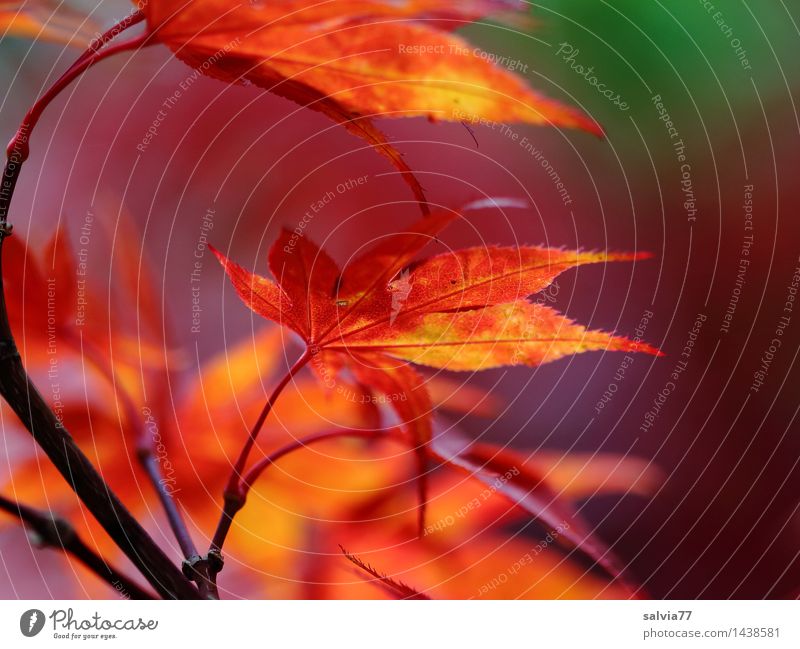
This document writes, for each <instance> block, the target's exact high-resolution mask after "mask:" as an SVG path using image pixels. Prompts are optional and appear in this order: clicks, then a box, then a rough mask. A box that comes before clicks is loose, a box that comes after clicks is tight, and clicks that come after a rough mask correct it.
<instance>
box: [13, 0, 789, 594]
mask: <svg viewBox="0 0 800 649" xmlns="http://www.w3.org/2000/svg"><path fill="white" fill-rule="evenodd" d="M531 4H532V7H531V14H532V16H533V17H534V19H535V26H534V28H533V30H532V31H531V32H530V33H529V34H521V33H518V32H516V31H514V30H510V29H508V28H507V27H504V26H500V25H497V24H493V23H491V22H486V23H484V24H478V25H472V26H469V27H467V28H466V29H464V30H463V31H464V34H465V35H466V36H467V37H468V38H469V39H470V40H471V42H472V43H473V44H474V45H476V46H479V47H480V48H481V49H482V50H484V51H486V52H489V53H492V54H496V55H497V56H502V57H508V59H509V60H510V61H514V62H517V63H516V65H517V67H516V69H517V71H518V72H519V73H521V74H522V76H524V77H525V78H526V79H527V80H528V81H529V82H530V84H531V85H532V86H533V87H535V88H536V89H538V90H540V91H541V92H543V93H545V94H547V95H548V96H550V97H553V98H555V99H558V100H561V101H563V102H564V103H567V104H571V105H576V106H579V107H581V108H582V109H583V110H584V111H585V112H587V113H588V114H590V115H591V116H592V117H593V118H594V119H595V120H597V121H598V122H599V123H600V124H602V126H603V128H604V129H605V132H606V138H605V139H598V138H595V137H593V136H591V135H588V134H585V133H581V132H577V131H560V130H556V129H549V128H536V127H531V126H524V125H511V128H510V129H509V130H508V131H499V130H492V129H488V128H485V127H481V126H475V127H474V128H473V129H472V132H470V130H468V129H467V128H465V127H464V126H462V125H460V124H444V123H442V124H434V123H429V122H427V121H424V120H417V119H415V120H407V121H402V122H401V121H383V122H382V123H381V127H382V128H383V129H384V130H385V131H386V132H387V133H388V134H389V135H390V136H391V138H392V140H393V141H394V142H395V144H396V146H397V147H398V149H400V150H401V151H402V152H403V153H404V154H405V156H406V160H407V161H408V163H409V164H410V165H411V167H412V168H414V169H415V170H416V171H417V172H418V173H419V174H420V178H421V179H422V182H423V184H424V185H425V187H426V189H427V191H428V195H429V198H430V199H431V201H432V202H434V203H438V204H442V205H447V206H458V205H460V204H463V203H464V202H466V201H468V200H471V199H473V198H476V197H480V196H484V195H492V196H519V197H523V198H526V199H528V200H529V201H530V203H531V208H530V209H524V210H513V211H510V210H507V211H496V212H483V213H481V214H479V215H476V216H475V217H474V218H470V219H468V220H466V221H463V222H460V223H458V224H457V225H456V226H455V227H453V228H452V229H451V230H449V231H448V232H447V233H446V234H445V235H444V236H443V237H442V241H443V244H444V245H446V246H452V247H459V246H464V245H480V244H481V243H484V242H488V243H500V244H507V245H509V244H514V243H526V244H546V245H549V246H565V247H569V248H583V249H608V250H636V251H650V252H652V253H653V258H652V259H651V260H647V261H639V262H636V263H635V264H614V265H609V266H606V267H603V266H591V267H584V268H581V269H580V270H579V271H573V272H570V273H568V274H566V275H564V276H562V277H561V278H559V280H558V285H557V288H556V289H555V290H554V291H553V299H554V300H555V302H556V306H557V307H558V308H560V309H561V310H563V311H565V312H566V313H567V314H568V315H570V316H571V317H573V318H575V319H576V320H578V321H579V322H581V323H584V324H587V325H591V326H592V327H593V328H601V329H605V330H615V331H617V332H618V333H620V334H623V335H628V336H634V335H639V334H641V336H642V337H643V339H645V340H647V341H648V342H650V343H651V344H654V345H656V346H659V347H661V349H663V351H664V352H665V354H666V356H665V357H663V358H657V359H656V358H651V357H645V356H636V357H635V359H634V361H633V363H632V364H630V366H628V367H626V368H624V371H623V372H622V373H621V372H620V365H621V363H622V362H623V358H622V356H621V355H617V354H585V355H581V356H578V357H575V358H573V359H570V360H566V361H561V362H558V363H553V364H549V365H546V366H543V367H541V368H538V369H536V370H532V369H530V368H524V367H520V368H513V369H506V370H496V371H491V372H485V373H481V374H479V375H475V376H469V377H467V376H458V377H457V378H458V379H459V380H462V381H466V382H470V383H474V384H475V385H479V386H483V387H486V388H491V389H493V390H496V391H497V392H498V393H499V394H502V395H503V396H504V398H505V399H506V400H507V402H508V404H509V406H508V408H507V409H506V410H505V411H504V412H503V413H502V415H501V416H499V417H497V418H496V419H494V420H491V421H490V422H489V423H488V424H487V422H486V420H480V419H476V420H470V421H467V422H465V423H464V427H465V429H466V430H467V431H469V432H470V433H471V434H472V435H474V436H475V437H476V438H477V437H479V436H480V437H481V438H483V439H488V440H491V441H494V442H502V443H508V444H510V445H512V446H516V447H520V448H528V449H530V448H542V449H550V450H556V451H584V452H597V451H604V452H614V453H618V454H630V455H632V456H636V457H641V458H645V459H646V460H648V461H652V463H653V464H654V465H655V466H657V467H659V468H660V469H661V470H662V471H663V476H664V478H663V480H662V481H661V482H660V483H659V485H658V486H657V489H656V493H655V494H654V495H653V496H652V498H641V497H639V496H633V495H631V496H625V497H619V498H617V497H610V496H602V497H597V498H592V499H590V500H588V501H587V502H585V503H583V504H582V506H581V513H582V514H583V515H584V516H585V517H586V518H587V519H588V520H589V521H590V522H591V523H592V525H593V526H595V527H596V530H597V532H598V534H599V535H600V536H601V537H602V538H603V539H604V540H605V541H606V542H607V543H608V544H609V545H610V546H612V547H613V549H614V550H615V551H616V553H617V554H618V555H619V556H620V557H621V559H622V560H623V562H624V563H625V564H626V566H627V570H629V571H630V574H631V575H633V576H634V577H635V578H636V579H637V580H639V581H640V582H641V583H643V584H644V585H645V587H646V588H647V589H648V591H649V593H650V594H651V595H652V596H654V597H657V598H695V597H703V598H729V597H734V598H763V597H788V596H794V595H796V594H797V592H798V589H799V588H800V561H798V554H800V511H798V508H799V507H800V496H799V495H798V494H800V469H799V468H798V460H800V423H798V420H797V411H798V406H800V395H799V394H798V381H799V380H800V369H799V368H798V367H797V363H796V361H797V354H798V350H800V307H795V309H794V311H792V309H791V308H789V310H788V311H785V310H784V309H785V305H786V303H787V300H789V299H790V296H793V293H792V288H791V285H792V281H793V275H795V274H796V273H797V272H798V271H797V270H796V269H797V268H798V266H800V237H799V236H798V235H799V234H800V228H799V227H798V225H797V211H798V208H799V207H800V187H799V185H800V183H798V180H797V171H798V168H799V167H798V162H800V146H798V145H800V118H798V114H797V103H798V101H800V70H798V66H797V65H796V62H797V54H798V52H800V49H799V48H800V31H799V30H798V22H800V7H798V5H797V4H796V3H786V2H783V1H782V0H778V1H776V2H744V1H740V0H713V4H712V2H681V3H662V2H659V1H658V0H608V1H605V0H600V1H591V2H590V1H583V2H576V1H575V0H563V1H560V0H550V1H545V2H537V3H531ZM76 6H77V5H76ZM83 8H84V9H87V7H86V6H85V5H84V7H83ZM127 8H128V5H126V3H124V2H121V1H119V2H110V1H109V2H104V3H102V5H101V6H99V7H97V8H96V9H93V16H94V18H95V19H96V20H97V21H98V22H99V23H100V24H101V25H103V26H107V25H110V24H111V22H112V21H113V19H114V18H117V17H119V16H121V15H123V14H124V13H125V12H126V11H127ZM74 57H75V52H74V50H71V49H65V48H63V47H62V46H60V45H55V44H47V43H34V44H31V43H30V42H28V41H24V40H15V39H11V38H7V39H4V40H3V42H2V46H0V81H1V82H2V87H3V88H4V89H5V90H4V92H3V93H2V98H3V99H2V104H1V105H0V111H1V112H2V121H1V122H0V137H2V138H5V139H6V140H8V139H10V137H11V136H12V135H13V133H14V131H15V130H16V126H17V125H18V123H19V121H20V120H21V118H22V116H23V114H24V112H25V110H26V109H27V107H28V106H29V105H30V104H31V102H32V100H33V99H34V98H35V97H36V96H37V95H38V94H39V93H40V92H41V91H42V89H43V88H45V87H46V86H47V85H48V84H49V83H50V82H52V80H53V78H54V75H55V74H57V73H60V71H62V70H63V69H65V68H66V66H67V65H68V64H69V62H70V61H71V60H72V59H73V58H74ZM588 68H592V69H591V70H588ZM600 84H603V85H602V86H600ZM178 89H180V90H181V92H180V99H179V101H175V102H169V98H170V97H172V96H174V93H175V92H176V90H178ZM601 89H602V90H603V91H607V92H605V94H603V93H602V92H601ZM165 102H166V103H165ZM668 122H669V123H668ZM154 123H156V125H157V128H156V129H155V130H156V132H155V134H154V135H153V136H152V137H150V138H148V136H147V134H148V129H149V128H150V126H151V125H153V124H154ZM553 174H557V178H558V180H556V176H554V175H553ZM358 178H363V179H364V180H362V182H361V183H360V184H359V183H357V182H356V183H352V182H350V181H353V180H355V179H358ZM558 181H560V182H561V183H562V185H563V187H559V186H558V185H557V184H556V183H557V182H558ZM342 184H355V186H354V187H353V188H346V189H345V190H344V191H338V190H337V189H336V188H337V186H340V185H342ZM329 191H333V193H334V194H335V198H334V199H333V200H331V201H329V202H328V204H327V205H325V207H324V208H323V209H322V210H320V211H319V213H318V214H316V215H315V216H314V218H313V219H311V221H310V223H309V224H308V226H307V228H306V233H307V234H308V236H310V237H311V238H312V239H313V240H315V241H316V242H318V243H320V244H323V243H324V245H325V246H326V248H327V249H328V251H329V252H331V253H332V254H333V256H334V257H335V258H336V259H337V260H339V262H340V263H345V262H346V261H347V259H348V258H349V257H350V256H351V255H353V254H354V253H356V252H358V251H359V250H360V249H361V247H362V246H364V245H367V244H368V243H369V242H370V241H371V240H372V239H373V238H374V237H376V236H379V235H381V234H384V233H387V232H390V231H392V230H393V229H395V228H397V227H398V226H399V225H403V224H408V223H411V222H412V221H413V220H415V219H416V218H417V211H416V208H415V206H414V204H413V203H412V202H411V198H412V197H411V196H410V194H409V191H408V189H407V187H406V186H405V185H404V184H403V182H402V181H401V179H400V178H399V177H398V176H397V174H395V173H393V170H392V168H390V167H389V166H388V164H386V163H385V162H384V160H383V159H382V158H380V157H379V156H376V155H375V154H374V153H373V152H372V151H370V150H368V149H367V148H365V146H364V145H363V144H362V143H361V142H360V141H359V140H356V139H354V138H352V137H351V136H349V135H348V134H347V133H345V131H344V130H343V129H341V128H339V127H337V126H334V125H333V124H332V123H330V122H328V121H327V120H326V119H325V118H324V117H322V116H320V115H316V114H312V113H310V112H308V111H304V110H300V109H299V108H298V107H297V106H295V105H294V104H292V103H290V102H288V101H286V100H283V99H280V98H277V97H274V96H271V95H269V94H267V93H265V92H263V91H261V90H260V89H258V88H255V87H233V86H228V85H225V84H223V83H220V82H217V81H214V80H209V79H204V78H199V79H197V78H194V76H193V74H192V70H191V69H189V68H188V67H186V66H185V65H183V64H182V63H180V62H178V61H176V60H175V59H173V57H172V56H171V54H170V52H169V51H168V50H167V49H166V48H164V47H161V46H156V47H151V48H148V49H146V50H143V51H141V52H137V53H135V54H132V55H127V54H126V55H121V56H119V57H116V58H114V59H112V60H109V61H106V62H104V63H102V64H101V65H98V66H97V67H96V68H94V69H92V70H91V71H89V73H88V74H86V75H85V76H84V77H83V78H81V79H80V80H79V81H78V82H77V83H75V84H73V85H72V86H71V87H70V88H69V90H68V91H67V92H66V93H64V95H63V96H62V97H61V98H59V99H58V100H57V101H56V102H55V103H54V104H53V105H52V106H51V108H50V110H49V111H48V112H47V113H46V114H45V116H44V118H43V120H42V122H41V124H40V126H39V127H38V130H37V132H36V135H35V138H34V146H33V149H32V154H31V158H30V161H29V162H28V165H27V167H26V169H25V172H24V173H23V175H22V178H21V181H20V186H19V188H18V193H17V195H16V197H15V208H14V212H15V213H16V215H17V216H16V221H15V231H16V233H17V235H18V236H20V237H24V238H28V239H29V240H30V241H31V242H32V244H36V243H37V242H44V241H45V240H46V239H48V238H49V236H50V234H51V232H52V231H53V229H54V228H55V226H56V224H57V223H58V222H59V221H61V222H62V223H63V224H66V225H68V226H69V228H70V230H71V235H70V236H71V238H73V239H74V240H77V237H78V236H79V233H78V229H79V227H80V225H81V224H83V223H84V221H85V217H86V215H87V214H97V213H99V212H101V211H105V212H108V213H110V214H112V215H113V214H116V213H118V212H119V211H120V210H121V209H122V206H124V209H125V210H126V211H127V212H129V213H130V214H131V215H132V216H133V219H134V220H135V222H136V223H137V224H138V226H139V228H140V229H141V230H142V232H143V235H142V240H141V241H120V242H117V244H118V245H124V246H130V245H133V246H137V247H138V248H139V249H140V250H141V251H142V254H143V255H144V258H146V259H149V260H151V261H152V263H153V264H154V268H155V269H156V272H157V273H158V276H159V285H160V287H161V290H162V293H161V295H159V296H158V298H159V300H160V301H161V302H162V303H163V304H164V305H165V308H166V310H167V311H169V313H170V316H171V318H172V319H173V322H174V324H175V329H176V331H177V335H178V337H179V339H180V340H181V341H182V343H184V344H185V345H186V346H187V348H189V349H191V350H192V354H194V353H195V350H196V351H197V353H198V355H199V356H200V357H201V358H206V357H210V356H211V355H212V354H214V353H215V352H218V351H219V350H220V349H221V348H222V347H223V346H224V345H225V344H230V343H232V342H235V341H239V340H242V339H245V338H246V337H247V336H250V335H252V333H253V331H254V330H256V329H257V328H258V327H261V326H262V324H261V323H260V322H257V321H255V320H254V319H253V317H252V314H250V313H249V312H248V311H247V310H246V309H244V308H243V307H241V305H240V303H239V302H238V300H237V298H236V297H235V296H234V295H233V294H232V292H231V290H230V288H229V286H227V283H226V280H225V279H224V277H223V274H222V272H221V270H220V269H219V267H218V266H217V265H216V264H212V263H211V259H210V258H209V257H208V256H205V257H203V264H202V271H201V272H202V294H201V297H200V300H201V302H200V304H201V307H202V326H201V327H200V329H199V331H193V330H192V326H193V322H192V317H193V313H192V298H193V295H192V291H191V284H190V275H191V273H192V270H193V268H194V262H195V259H196V257H195V252H196V251H198V250H200V251H201V252H203V250H204V245H205V241H206V240H208V241H209V242H211V243H213V244H214V245H215V246H216V247H218V248H220V249H221V250H223V251H226V253H227V254H229V255H230V256H231V257H233V258H234V259H236V260H237V261H238V262H239V263H241V264H243V265H244V266H246V267H251V268H256V269H257V270H258V271H260V272H262V273H264V274H266V272H267V269H266V260H265V255H266V250H267V248H268V246H269V244H270V243H271V241H272V240H273V239H274V238H275V236H276V234H277V232H278V230H279V228H281V227H284V226H286V227H289V228H294V227H297V225H298V223H299V221H300V220H301V219H302V218H303V215H304V214H305V213H306V212H307V211H308V210H309V209H310V206H311V204H312V203H314V202H315V201H317V200H320V199H322V198H323V197H324V196H325V195H326V193H327V192H329ZM20 215H30V219H29V220H28V221H26V220H25V219H24V218H21V217H20ZM112 219H113V216H112ZM743 248H744V249H746V250H747V251H748V252H745V253H743ZM742 259H746V260H747V262H749V263H747V264H745V265H744V266H743V265H742V262H741V260H742ZM96 263H99V262H96ZM743 269H744V270H743ZM131 304H132V306H131V311H130V314H127V315H128V316H129V317H130V318H135V314H136V304H135V300H132V303H131ZM726 314H727V316H726ZM787 315H788V316H789V320H788V321H785V322H784V325H785V326H784V328H783V329H781V331H782V333H781V334H780V335H779V336H780V340H781V344H780V347H778V348H777V351H776V352H775V353H774V357H773V358H772V359H771V360H770V362H769V363H768V371H767V372H766V373H765V374H762V375H759V377H757V378H755V377H754V375H755V374H756V373H758V372H759V371H763V367H762V365H763V363H762V359H763V357H764V354H765V352H769V349H770V346H771V345H772V344H773V343H772V342H771V341H772V340H773V339H774V338H776V336H778V334H776V330H777V329H779V328H780V327H781V317H782V316H787ZM120 317H121V318H123V319H124V318H125V317H126V314H120ZM692 332H693V333H692ZM692 343H693V344H692ZM687 345H688V348H687ZM682 362H683V364H681V365H679V363H682ZM676 369H678V370H679V371H677V372H676ZM673 374H675V376H673ZM604 394H605V395H606V398H605V399H604ZM609 395H610V398H609ZM11 570H12V571H13V568H11ZM9 574H13V572H12V573H9ZM13 592H17V591H11V589H10V587H7V586H6V585H5V584H3V583H2V582H1V581H0V596H6V597H8V596H13V595H12V593H13ZM36 592H37V591H36V588H35V584H34V585H33V586H31V590H30V592H28V593H27V594H28V595H29V596H31V595H33V596H35V594H36ZM56 592H57V591H56Z"/></svg>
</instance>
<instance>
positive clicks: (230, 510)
mask: <svg viewBox="0 0 800 649" xmlns="http://www.w3.org/2000/svg"><path fill="white" fill-rule="evenodd" d="M311 356H312V354H311V350H310V349H308V348H307V349H306V350H305V351H304V352H303V354H302V356H300V358H298V359H297V361H296V362H295V364H294V365H292V367H291V368H290V369H289V371H288V372H287V373H286V374H285V375H284V377H283V378H282V379H281V380H280V382H279V383H278V385H277V386H275V389H274V390H273V391H272V393H271V394H270V395H269V398H268V399H267V402H266V403H265V404H264V407H263V408H262V410H261V414H260V415H259V416H258V419H257V420H256V423H255V424H254V425H253V428H252V429H251V430H250V435H249V436H248V437H247V441H246V442H245V444H244V446H243V447H242V450H241V451H240V452H239V457H238V458H237V460H236V463H235V464H234V465H233V470H232V471H231V475H230V478H228V483H227V485H226V486H225V491H224V492H223V507H222V514H221V516H220V519H219V523H217V530H216V532H215V533H214V538H213V539H212V541H211V546H210V547H209V550H208V552H209V555H210V556H213V557H215V558H216V560H217V562H218V564H219V565H218V566H216V567H217V570H216V572H213V571H212V572H213V574H214V576H216V573H218V572H219V571H220V570H221V569H222V555H221V552H222V546H223V544H224V543H225V538H226V537H227V535H228V530H230V527H231V523H233V517H234V516H235V515H236V513H237V512H238V511H239V510H240V509H241V508H242V507H244V501H245V497H246V496H247V487H246V482H244V483H243V482H242V480H241V478H242V474H243V473H244V468H245V466H246V465H247V458H248V457H249V456H250V452H251V451H252V450H253V446H255V443H256V438H257V437H258V434H259V433H260V432H261V428H262V427H263V426H264V422H265V421H266V420H267V417H268V416H269V413H270V412H272V408H273V407H274V406H275V402H276V401H277V400H278V397H279V396H280V395H281V392H283V390H284V388H286V386H287V385H289V383H290V382H291V381H292V379H293V378H294V377H295V376H296V375H297V373H298V372H299V371H300V370H301V369H303V367H305V365H306V364H307V363H308V361H309V360H311Z"/></svg>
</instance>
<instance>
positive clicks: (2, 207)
mask: <svg viewBox="0 0 800 649" xmlns="http://www.w3.org/2000/svg"><path fill="white" fill-rule="evenodd" d="M143 19H144V15H143V14H141V12H136V13H134V14H131V15H129V16H128V17H127V18H125V19H123V20H122V21H120V22H119V23H117V25H115V26H114V27H112V28H111V29H109V30H108V31H107V32H106V33H105V34H103V35H102V36H100V38H98V39H97V40H95V41H93V42H92V43H91V44H90V45H89V48H88V49H87V50H86V51H85V52H84V53H83V54H81V56H80V57H78V59H77V60H76V61H75V63H73V64H72V65H71V66H70V67H69V68H68V69H67V71H66V72H64V74H62V75H61V76H60V77H59V78H58V79H57V80H56V82H55V83H54V84H53V85H52V86H50V88H48V90H47V91H46V92H45V93H44V94H43V95H42V96H41V97H39V99H37V100H36V102H35V103H34V104H33V106H32V107H31V108H30V110H28V112H27V113H26V114H25V117H24V118H23V119H22V123H21V124H20V126H19V128H18V129H17V132H16V133H15V135H14V137H13V138H11V141H10V142H9V144H8V147H7V148H6V158H7V160H6V166H5V170H4V173H3V179H2V184H1V185H0V224H3V225H5V223H6V221H7V219H8V211H9V208H10V207H11V199H12V197H13V195H14V189H15V188H16V185H17V180H18V179H19V175H20V172H21V171H22V164H23V163H24V162H25V161H26V160H27V159H28V155H29V154H30V138H31V134H32V133H33V129H34V128H35V127H36V124H37V123H38V121H39V118H40V117H41V116H42V113H43V112H44V110H45V108H47V106H49V105H50V103H51V102H52V101H53V99H55V98H56V97H57V96H58V94H59V93H60V92H61V91H62V90H64V89H65V88H66V87H67V86H68V85H69V84H70V83H72V81H74V80H75V79H77V78H78V77H79V76H80V75H81V74H83V73H84V72H85V71H86V70H88V69H89V68H90V67H92V66H93V65H95V64H96V63H99V62H100V61H102V60H104V59H106V58H108V57H109V56H113V55H114V54H118V53H120V52H124V51H128V50H133V49H137V48H139V47H142V46H144V45H148V44H149V43H150V42H151V41H148V39H149V37H150V34H149V33H145V34H143V35H141V36H138V37H136V38H133V39H131V40H129V41H124V42H122V43H118V44H116V45H110V46H108V47H105V46H106V45H107V43H108V42H109V41H110V40H111V39H112V38H114V37H115V36H117V35H118V34H120V33H122V31H124V30H125V29H128V28H129V27H132V26H133V25H136V24H137V23H139V22H141V21H142V20H143ZM123 25H124V26H123Z"/></svg>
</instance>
